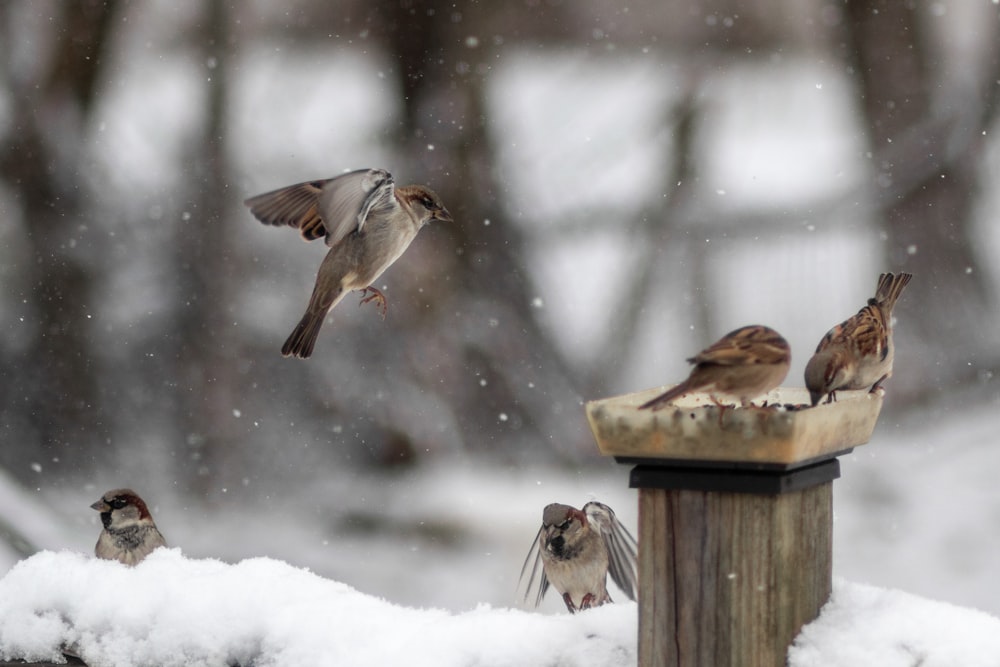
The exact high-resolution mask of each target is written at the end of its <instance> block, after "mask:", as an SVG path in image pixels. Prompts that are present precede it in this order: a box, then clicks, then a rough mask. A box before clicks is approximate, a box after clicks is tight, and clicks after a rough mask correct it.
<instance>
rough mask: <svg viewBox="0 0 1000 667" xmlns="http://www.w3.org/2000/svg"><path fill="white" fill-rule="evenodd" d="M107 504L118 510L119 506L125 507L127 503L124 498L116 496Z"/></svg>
mask: <svg viewBox="0 0 1000 667" xmlns="http://www.w3.org/2000/svg"><path fill="white" fill-rule="evenodd" d="M108 504H109V505H111V508H112V509H116V510H120V509H121V508H123V507H125V505H127V504H128V503H126V502H125V499H124V498H122V497H120V496H117V497H115V498H113V499H112V500H111V502H110V503H108Z"/></svg>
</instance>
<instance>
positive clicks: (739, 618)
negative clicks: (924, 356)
mask: <svg viewBox="0 0 1000 667" xmlns="http://www.w3.org/2000/svg"><path fill="white" fill-rule="evenodd" d="M664 389H665V387H660V388H656V389H650V390H647V391H641V392H637V393H634V394H628V395H625V396H618V397H614V398H609V399H603V400H598V401H592V402H590V403H588V404H587V418H588V419H589V421H590V426H591V429H592V430H593V432H594V436H595V438H596V440H597V444H598V447H599V449H600V450H601V452H602V453H603V454H605V455H607V456H614V457H615V459H616V460H617V461H618V462H619V463H626V464H631V465H634V468H633V469H632V471H631V474H630V486H631V487H633V488H638V489H639V647H638V650H639V664H640V665H644V666H647V667H666V666H670V667H701V666H703V665H730V666H732V667H784V665H785V664H786V655H787V652H788V647H789V645H790V644H791V643H792V640H793V639H794V638H795V636H796V635H797V634H798V632H799V630H800V629H801V628H802V626H803V625H805V624H806V623H809V622H810V621H812V620H814V619H815V618H816V617H817V616H818V615H819V611H820V608H821V607H822V606H823V604H824V603H825V602H826V601H827V600H828V599H829V597H830V592H831V589H832V563H833V544H832V535H833V480H834V479H836V478H837V477H839V476H840V464H839V462H838V460H837V457H838V456H840V455H841V454H846V453H848V452H850V451H851V450H852V449H853V448H854V447H856V446H858V445H863V444H865V443H866V442H868V439H869V438H870V437H871V433H872V430H873V429H874V427H875V422H876V420H877V418H878V414H879V411H880V410H881V408H882V393H881V391H879V392H876V393H874V394H869V393H867V392H865V391H841V392H837V397H838V401H837V402H835V403H831V404H828V405H819V406H816V407H814V408H805V407H804V406H805V405H808V401H809V396H808V393H807V392H806V391H805V389H797V388H780V389H777V390H775V391H774V392H771V393H770V394H768V395H767V396H766V399H767V405H768V406H769V407H766V408H761V407H755V406H751V407H748V408H735V407H720V406H718V405H715V404H714V403H712V401H711V400H710V399H709V398H708V396H706V395H704V394H697V393H695V394H689V395H688V396H685V397H682V398H680V399H677V400H676V401H675V402H674V404H673V405H669V406H667V407H666V408H665V409H662V410H660V411H656V412H654V411H649V410H639V409H637V408H638V406H639V405H642V404H643V403H644V402H646V401H647V400H649V399H651V398H652V397H654V396H656V395H658V394H659V393H660V392H661V391H663V390H664ZM759 402H760V401H758V403H759Z"/></svg>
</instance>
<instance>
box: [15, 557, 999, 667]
mask: <svg viewBox="0 0 1000 667" xmlns="http://www.w3.org/2000/svg"><path fill="white" fill-rule="evenodd" d="M636 609H637V608H636V604H635V603H633V602H628V603H625V604H615V605H607V606H605V607H601V608H598V609H594V610H588V611H586V612H583V613H580V614H577V615H573V616H571V615H569V614H560V615H547V614H535V613H530V612H525V611H521V610H516V609H508V608H494V607H491V606H489V605H479V606H477V607H475V608H474V609H471V610H469V611H465V612H461V613H452V612H448V611H445V610H442V609H416V608H409V607H402V606H399V605H395V604H393V603H391V602H388V601H386V600H382V599H379V598H377V597H374V596H371V595H365V594H363V593H360V592H358V591H357V590H355V589H353V588H351V587H349V586H347V585H345V584H342V583H339V582H336V581H331V580H329V579H324V578H322V577H319V576H318V575H316V574H313V573H312V572H309V571H307V570H304V569H301V568H295V567H292V566H290V565H288V564H286V563H283V562H281V561H276V560H272V559H268V558H252V559H248V560H244V561H241V562H239V563H236V564H233V565H230V564H226V563H223V562H221V561H218V560H213V559H191V558H186V557H185V556H184V555H182V553H181V551H180V550H179V549H160V550H158V551H157V552H154V553H153V554H152V555H151V556H150V557H149V558H147V559H146V561H144V562H143V563H140V564H139V566H137V567H135V568H128V567H125V566H122V565H120V564H118V563H116V562H108V561H99V560H97V559H94V558H89V557H87V556H83V555H81V554H78V553H72V552H61V553H54V552H43V553H40V554H37V555H36V556H33V557H31V558H30V559H28V560H25V561H23V562H21V563H20V564H18V565H17V566H16V567H15V568H14V569H13V570H11V571H10V572H9V573H8V574H7V576H6V577H4V578H3V579H2V580H0V659H8V660H9V659H27V660H60V659H61V657H62V652H63V651H64V650H68V651H71V652H73V653H75V654H76V655H78V656H80V657H82V658H83V659H84V661H85V662H87V663H89V664H92V665H107V666H109V667H112V666H118V665H121V666H131V665H163V666H170V665H184V666H187V667H190V666H192V665H206V666H207V665H232V664H240V665H251V664H252V665H258V666H266V665H289V666H292V665H303V664H308V665H352V666H355V667H363V666H365V665H378V666H381V665H387V664H407V665H411V666H412V667H420V666H422V665H428V666H433V667H448V666H451V665H454V666H456V667H458V666H460V665H492V666H496V667H502V666H504V665H511V666H518V667H520V666H522V665H562V666H565V667H570V666H580V667H584V666H594V667H597V666H607V667H617V666H620V667H626V666H631V665H635V664H636V634H637V615H636ZM998 660H1000V619H997V618H995V617H993V616H990V615H988V614H985V613H982V612H979V611H975V610H970V609H964V608H961V607H956V606H953V605H949V604H945V603H940V602H932V601H929V600H926V599H922V598H919V597H916V596H913V595H910V594H907V593H902V592H899V591H890V590H885V589H880V588H874V587H871V586H864V585H859V584H851V583H847V582H844V581H838V582H837V584H836V587H835V590H834V594H833V598H832V600H831V601H830V602H829V603H828V604H827V606H826V607H825V608H824V611H823V614H822V615H821V617H820V618H819V619H818V620H817V621H816V622H814V623H812V624H810V625H809V626H807V627H806V628H805V629H804V631H803V632H802V634H801V635H800V636H799V638H798V639H797V640H796V641H795V643H794V645H793V647H792V648H791V650H790V661H789V665H790V667H865V666H867V665H871V666H872V667H876V666H877V667H895V666H897V665H898V666H899V667H909V666H910V665H924V666H925V667H932V666H933V667H976V666H977V665H983V666H984V667H986V666H987V665H996V664H997V662H998Z"/></svg>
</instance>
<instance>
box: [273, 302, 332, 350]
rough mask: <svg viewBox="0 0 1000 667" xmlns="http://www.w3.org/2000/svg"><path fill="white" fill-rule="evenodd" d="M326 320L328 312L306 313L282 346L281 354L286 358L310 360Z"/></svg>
mask: <svg viewBox="0 0 1000 667" xmlns="http://www.w3.org/2000/svg"><path fill="white" fill-rule="evenodd" d="M325 318H326V311H323V312H322V313H314V312H312V311H306V314H305V315H303V316H302V319H301V320H299V323H298V325H296V327H295V330H294V331H292V333H291V335H290V336H289V337H288V340H286V341H285V344H284V345H282V346H281V354H282V355H283V356H286V357H298V358H299V359H308V358H309V357H310V356H311V355H312V352H313V347H314V346H315V345H316V338H317V336H319V329H320V327H321V326H323V320H324V319H325Z"/></svg>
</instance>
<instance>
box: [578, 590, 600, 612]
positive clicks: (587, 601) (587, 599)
mask: <svg viewBox="0 0 1000 667" xmlns="http://www.w3.org/2000/svg"><path fill="white" fill-rule="evenodd" d="M596 600H597V598H595V597H594V594H593V593H587V594H586V595H584V596H583V599H582V600H580V609H590V608H591V607H595V606H596V605H595V604H594V603H595V602H596Z"/></svg>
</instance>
